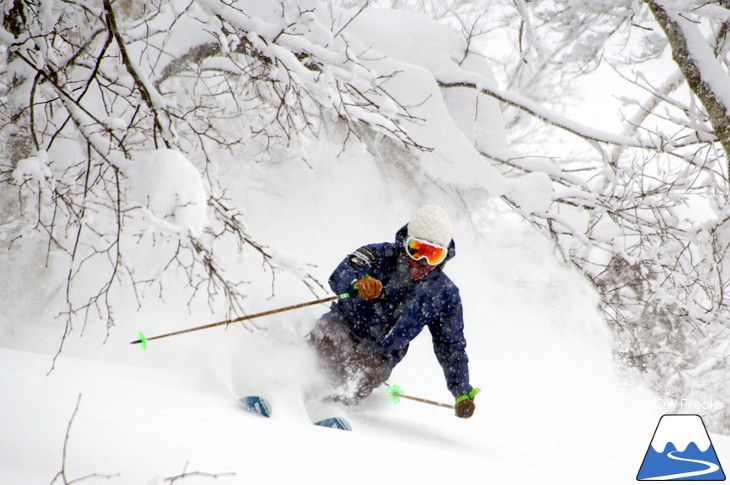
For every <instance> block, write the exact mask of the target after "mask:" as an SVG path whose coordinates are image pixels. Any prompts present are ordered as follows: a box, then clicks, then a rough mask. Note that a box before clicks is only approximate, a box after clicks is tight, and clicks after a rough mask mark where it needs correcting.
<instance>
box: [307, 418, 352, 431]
mask: <svg viewBox="0 0 730 485" xmlns="http://www.w3.org/2000/svg"><path fill="white" fill-rule="evenodd" d="M314 425H315V426H322V427H325V428H332V429H342V430H345V431H352V426H350V423H349V422H348V421H347V420H346V419H345V418H337V417H333V418H327V419H323V420H321V421H317V422H315V423H314Z"/></svg>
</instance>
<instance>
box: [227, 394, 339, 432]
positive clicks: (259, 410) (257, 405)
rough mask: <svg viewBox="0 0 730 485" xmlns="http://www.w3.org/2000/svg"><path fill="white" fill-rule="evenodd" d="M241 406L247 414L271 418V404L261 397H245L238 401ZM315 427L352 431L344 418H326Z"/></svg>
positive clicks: (316, 423)
mask: <svg viewBox="0 0 730 485" xmlns="http://www.w3.org/2000/svg"><path fill="white" fill-rule="evenodd" d="M239 402H240V403H241V406H242V407H243V409H245V410H246V411H248V412H251V413H255V414H258V415H260V416H263V417H265V418H269V417H271V404H269V401H267V400H266V398H264V397H261V396H246V397H242V398H241V399H239ZM314 424H315V425H316V426H324V427H325V428H333V429H344V430H346V431H352V426H350V423H348V422H347V420H346V419H345V418H338V417H332V418H326V419H323V420H321V421H317V422H315V423H314Z"/></svg>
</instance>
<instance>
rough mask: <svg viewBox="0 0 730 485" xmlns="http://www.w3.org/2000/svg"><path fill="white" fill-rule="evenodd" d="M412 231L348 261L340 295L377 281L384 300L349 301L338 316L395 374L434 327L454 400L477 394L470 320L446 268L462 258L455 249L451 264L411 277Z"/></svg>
mask: <svg viewBox="0 0 730 485" xmlns="http://www.w3.org/2000/svg"><path fill="white" fill-rule="evenodd" d="M406 236H407V229H406V226H404V227H402V228H401V229H400V230H399V231H398V232H397V233H396V238H395V243H379V244H370V245H367V246H363V247H362V248H360V249H358V250H357V251H355V252H353V253H352V254H350V255H349V256H348V257H347V258H345V259H344V260H343V261H342V262H341V263H340V264H339V266H337V268H336V269H335V271H334V272H333V273H332V276H330V279H329V284H330V287H331V288H332V290H334V291H335V293H337V294H342V293H348V292H350V291H352V289H353V284H354V283H355V282H356V281H357V280H358V279H360V278H364V277H366V276H371V277H373V278H377V279H379V280H380V281H381V282H382V283H383V293H382V295H381V297H379V298H376V299H372V300H363V299H361V298H346V299H342V300H338V301H337V302H336V303H335V304H333V305H332V311H331V313H332V316H334V317H335V318H338V320H340V321H342V322H343V323H344V324H345V325H346V326H347V327H348V329H349V331H350V333H351V334H352V336H353V337H354V338H355V340H357V341H358V342H360V344H361V345H366V346H367V347H369V349H370V350H371V351H372V352H374V353H375V354H376V355H379V356H381V357H382V358H383V359H385V361H386V362H387V363H388V365H389V366H390V368H391V369H392V368H393V367H395V365H396V364H397V363H398V362H400V361H401V359H403V357H404V356H405V355H406V352H407V351H408V344H409V343H410V342H411V340H413V339H414V338H416V336H417V335H418V334H419V333H420V332H421V330H423V327H428V329H429V331H430V332H431V337H432V341H433V348H434V353H435V354H436V358H437V359H438V362H439V364H441V367H442V369H443V371H444V376H445V377H446V385H447V387H448V389H449V391H451V393H452V394H453V395H454V396H459V395H461V394H466V393H468V392H470V391H471V390H472V387H471V386H470V385H469V366H468V362H469V359H468V358H467V356H466V340H465V339H464V332H463V330H464V320H463V312H462V306H461V297H460V296H459V289H458V288H457V287H456V285H455V284H454V283H453V282H452V281H451V279H449V277H448V276H446V274H445V273H444V272H443V265H444V264H445V263H446V261H448V260H450V259H451V258H453V257H454V255H455V254H456V249H455V246H454V242H453V241H451V244H450V245H449V252H448V256H447V258H446V261H444V262H443V263H441V265H439V267H438V268H436V269H434V270H433V271H431V272H430V273H428V275H426V277H424V278H423V279H421V280H418V281H416V280H414V279H413V278H412V277H411V276H410V274H409V265H410V262H409V261H410V258H409V257H408V255H406V253H405V250H404V246H403V243H404V241H405V238H406Z"/></svg>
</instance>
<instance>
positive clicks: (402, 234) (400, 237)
mask: <svg viewBox="0 0 730 485" xmlns="http://www.w3.org/2000/svg"><path fill="white" fill-rule="evenodd" d="M407 237H408V224H406V225H405V226H403V227H401V228H400V229H398V232H396V233H395V243H396V244H397V245H398V247H401V248H403V245H404V244H405V242H406V238H407ZM448 249H449V252H448V253H447V254H446V259H445V260H444V261H443V263H441V264H440V265H438V267H437V268H436V269H439V270H440V269H441V268H443V266H444V265H445V264H446V263H447V262H448V261H449V260H451V258H453V257H454V256H456V244H454V240H453V239H452V240H451V242H450V243H449V248H448ZM403 252H405V249H404V250H403Z"/></svg>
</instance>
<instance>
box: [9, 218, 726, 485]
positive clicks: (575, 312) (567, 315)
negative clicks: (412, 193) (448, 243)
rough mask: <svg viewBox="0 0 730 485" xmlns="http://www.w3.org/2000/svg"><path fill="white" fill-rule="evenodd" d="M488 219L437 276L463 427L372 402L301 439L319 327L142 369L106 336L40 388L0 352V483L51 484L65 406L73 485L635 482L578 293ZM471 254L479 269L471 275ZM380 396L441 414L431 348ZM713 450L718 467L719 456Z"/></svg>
mask: <svg viewBox="0 0 730 485" xmlns="http://www.w3.org/2000/svg"><path fill="white" fill-rule="evenodd" d="M485 218H486V219H485V221H483V222H484V223H488V224H491V225H492V226H493V231H492V232H490V233H489V234H490V235H489V237H487V238H483V239H480V240H477V239H475V238H474V236H472V235H470V234H469V231H467V230H464V229H463V227H462V228H461V229H459V228H457V240H461V241H463V242H462V244H461V245H460V246H459V248H460V253H459V254H460V256H461V258H459V257H457V258H456V260H454V264H453V266H452V267H450V268H449V273H450V274H451V276H452V278H453V279H454V280H455V281H457V282H458V283H459V284H460V286H461V288H462V293H463V297H464V302H465V305H466V320H467V338H468V341H469V353H470V356H471V361H472V381H473V383H474V384H475V385H478V386H480V387H482V388H483V389H484V391H483V392H482V393H481V394H480V395H479V397H478V399H477V403H478V409H477V413H476V415H475V416H474V417H473V418H472V419H470V420H459V419H457V418H454V417H453V416H451V413H450V412H449V411H448V410H445V409H441V408H437V407H432V406H428V405H423V404H418V403H411V402H402V403H400V404H397V405H395V404H391V403H389V402H387V399H386V397H385V396H384V394H383V393H382V392H380V393H378V394H377V395H374V396H372V397H371V398H369V399H368V400H367V401H366V402H365V403H363V404H362V405H361V406H360V407H358V408H354V409H346V410H342V413H343V414H344V415H346V416H347V417H348V418H349V419H350V421H351V423H352V425H353V428H354V431H353V432H351V433H347V432H342V431H336V430H330V429H322V428H318V427H315V426H312V425H310V424H309V419H308V416H307V411H306V409H305V407H304V402H303V398H302V391H301V388H302V387H304V386H305V384H306V382H307V380H308V377H307V376H310V377H311V375H312V369H311V362H310V361H309V358H308V354H307V353H306V351H305V349H304V348H303V346H302V345H301V340H300V336H301V335H302V333H303V332H304V331H305V330H303V329H302V328H301V326H302V325H304V326H305V327H306V325H308V324H309V322H311V321H312V320H313V319H314V318H316V315H317V314H318V313H319V312H321V309H317V308H315V309H311V310H301V311H299V312H298V313H297V314H290V315H288V316H286V317H285V316H281V317H279V318H277V317H271V318H270V319H269V320H266V321H263V320H262V321H261V322H260V324H259V325H260V326H262V327H264V328H267V329H268V330H263V331H257V332H254V333H250V332H246V331H244V330H242V329H240V328H229V329H227V330H222V329H215V330H210V331H207V333H206V332H201V333H200V334H199V335H197V336H194V337H193V336H184V337H179V338H178V340H177V341H172V340H170V341H159V342H154V343H152V342H151V343H150V348H149V349H148V350H147V351H146V352H143V351H142V350H140V349H139V348H137V347H136V346H130V345H129V344H128V342H129V341H130V340H132V339H133V338H134V337H135V335H134V332H131V333H129V332H126V331H121V330H116V331H115V333H113V337H112V338H111V340H110V341H109V343H107V345H106V346H103V347H101V348H93V349H89V347H94V345H93V344H90V343H89V342H91V341H93V338H92V337H91V336H85V337H83V338H81V339H77V340H75V341H74V342H84V341H85V342H84V345H83V346H82V345H78V346H76V345H74V344H72V345H71V346H70V348H69V349H68V351H67V352H65V353H64V356H62V357H61V358H60V359H59V360H58V362H57V363H56V368H55V370H54V371H53V372H51V374H50V375H49V376H46V373H47V372H48V370H49V368H50V365H51V355H50V354H49V353H38V352H34V351H28V350H13V349H11V348H2V349H0V388H2V389H3V393H2V395H0V429H2V430H3V433H2V434H1V435H0V449H2V450H3V453H2V455H1V456H0V476H2V477H3V480H2V483H8V484H43V483H50V482H51V480H52V479H53V477H54V476H55V475H56V473H58V472H59V471H61V468H62V463H64V439H65V437H66V435H67V429H68V426H69V421H70V419H71V416H72V414H73V412H74V409H75V406H76V403H77V399H78V398H79V395H81V398H80V402H79V406H78V411H77V412H76V415H75V418H74V420H73V423H72V424H71V428H70V432H69V433H68V442H67V448H66V451H65V476H66V478H67V480H69V481H70V480H73V479H77V478H81V477H85V476H87V475H91V474H100V475H111V478H106V477H101V476H96V477H91V478H89V479H88V480H86V481H85V482H84V483H100V482H103V483H124V484H157V483H160V484H161V483H169V481H165V480H164V479H165V478H170V477H174V476H177V475H179V474H182V473H183V472H184V471H187V472H201V474H191V475H190V476H188V477H187V478H186V479H185V480H179V481H177V482H175V483H211V482H213V481H214V480H213V478H212V477H210V476H208V475H206V474H218V475H220V476H219V477H218V479H217V481H216V483H232V484H233V483H240V484H243V483H335V482H338V483H376V482H383V481H386V482H404V481H407V482H408V483H447V482H452V481H454V480H460V481H461V480H466V481H468V482H469V483H500V484H502V483H541V484H542V483H559V484H564V483H566V484H567V483H575V484H586V483H591V484H597V483H605V484H619V483H632V482H634V480H635V478H634V477H635V476H636V473H637V471H638V468H639V466H640V464H641V460H642V458H643V455H644V452H645V451H646V447H647V446H648V443H649V441H650V439H651V435H652V433H653V431H654V428H655V426H656V422H657V419H658V417H659V416H660V415H661V414H662V413H663V411H664V410H662V409H658V408H657V407H656V405H652V401H651V399H650V398H649V396H647V395H644V394H642V393H634V394H631V393H629V392H628V391H626V390H625V389H623V388H622V387H621V386H620V385H619V384H618V383H617V379H616V378H615V376H614V374H613V370H612V367H611V363H610V358H609V355H608V350H607V349H608V347H607V343H606V338H607V336H606V335H605V333H604V332H602V331H600V330H598V329H600V328H601V324H600V321H599V320H598V316H597V315H596V313H595V309H594V307H595V297H594V296H593V295H592V294H591V293H590V292H589V291H588V289H587V285H585V283H584V282H583V281H581V279H580V278H579V277H577V276H576V275H575V274H573V273H572V272H570V271H568V270H566V269H565V268H563V267H561V266H560V265H559V264H557V263H556V262H555V261H554V258H553V256H552V255H551V253H550V251H549V246H548V245H547V244H543V243H542V242H540V241H538V240H535V236H534V235H531V234H530V232H529V231H528V230H527V229H526V228H524V227H523V226H522V225H521V224H520V223H519V222H517V221H514V220H512V219H511V218H509V217H506V216H504V215H503V214H500V213H499V212H496V211H495V212H494V213H491V214H486V215H485ZM394 229H397V228H394ZM459 233H461V234H459ZM344 239H347V238H344ZM338 243H339V241H338ZM352 244H357V242H355V241H353V242H352V243H351V245H352ZM480 247H481V248H483V247H488V248H490V251H487V252H480V253H479V254H480V258H482V259H481V260H480V261H469V259H470V257H469V255H470V254H476V253H477V252H478V248H480ZM263 306H264V305H263V304H262V307H263ZM271 306H275V304H274V303H272V304H271ZM167 310H170V309H169V307H162V306H161V308H157V310H156V311H157V312H159V313H157V314H156V315H155V314H154V313H155V312H151V311H146V312H141V313H140V318H139V319H138V320H137V321H136V322H135V325H134V327H135V328H137V327H138V328H140V329H146V328H150V327H153V326H154V320H155V319H156V318H159V315H161V314H162V312H164V311H167ZM173 311H174V310H173ZM195 318H196V316H195V315H188V316H187V318H186V320H187V322H186V325H185V326H191V325H187V323H191V324H193V325H194V319H195ZM294 320H298V321H299V322H300V323H297V324H293V322H294ZM301 322H308V323H305V324H301ZM198 323H201V322H198ZM183 327H184V326H183V325H180V326H179V328H183ZM148 333H154V332H148ZM120 334H121V335H120ZM97 345H98V340H97ZM16 347H23V345H21V344H18V345H16ZM66 354H68V356H66ZM73 355H80V356H81V357H73ZM391 382H392V383H397V384H399V385H401V386H402V387H403V388H404V389H405V390H406V391H407V392H409V393H411V394H414V395H421V396H423V397H428V398H432V399H438V400H446V401H447V400H449V395H448V393H447V392H446V390H445V388H444V386H443V377H442V375H441V373H440V369H439V368H438V366H437V365H436V363H435V359H434V357H433V354H432V353H431V350H430V342H429V341H428V337H427V333H424V334H423V335H421V336H420V337H419V338H418V339H417V340H416V342H415V343H414V345H413V347H412V349H411V351H410V353H409V355H408V356H407V357H406V359H405V360H404V362H403V363H402V364H401V366H400V367H398V368H397V369H396V372H395V373H394V375H393V377H392V378H391ZM248 392H264V393H266V394H267V395H268V396H269V397H270V399H271V401H272V403H273V407H274V410H275V411H274V415H273V417H272V418H271V419H269V420H266V419H264V418H260V417H257V416H252V415H248V414H246V413H245V412H243V411H241V410H240V409H239V408H238V407H237V403H236V399H235V397H236V396H237V395H242V394H246V393H248ZM713 442H714V445H715V447H716V450H717V452H718V455H719V457H720V461H721V462H725V463H730V440H729V439H728V438H727V437H720V436H713ZM57 483H61V482H60V481H59V482H57Z"/></svg>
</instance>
